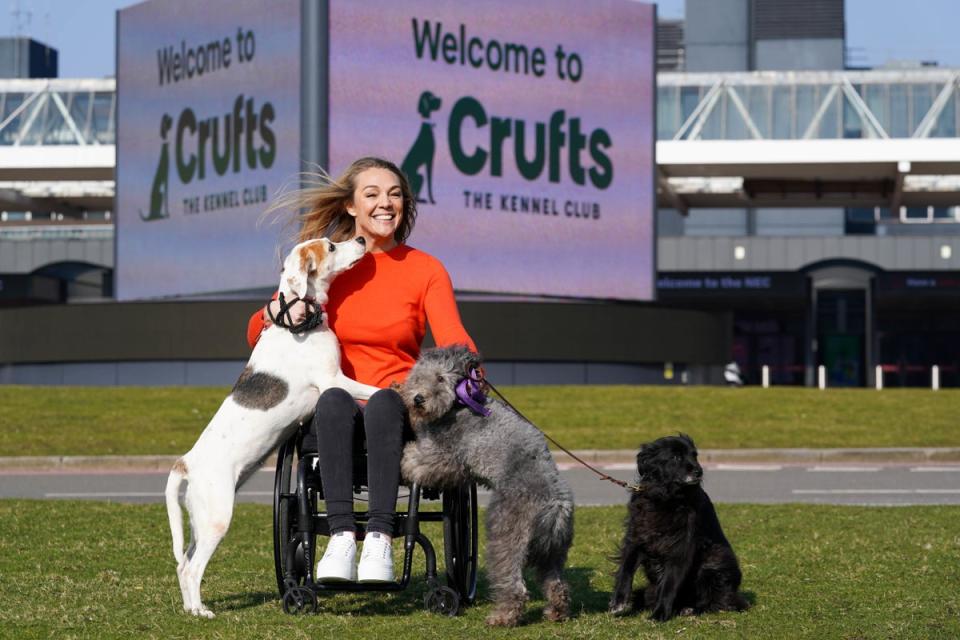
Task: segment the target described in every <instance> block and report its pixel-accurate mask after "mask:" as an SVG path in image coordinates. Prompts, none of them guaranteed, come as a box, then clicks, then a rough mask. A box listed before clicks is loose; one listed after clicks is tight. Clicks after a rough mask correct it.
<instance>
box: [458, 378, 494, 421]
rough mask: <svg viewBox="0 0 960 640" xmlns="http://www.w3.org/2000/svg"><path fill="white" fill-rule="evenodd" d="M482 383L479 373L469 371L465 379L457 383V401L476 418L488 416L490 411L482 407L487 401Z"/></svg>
mask: <svg viewBox="0 0 960 640" xmlns="http://www.w3.org/2000/svg"><path fill="white" fill-rule="evenodd" d="M482 382H483V378H482V377H480V372H479V371H478V370H477V369H470V371H469V373H467V377H466V378H464V379H463V380H461V381H460V382H458V383H457V400H459V401H460V403H461V404H463V405H465V406H467V407H469V408H470V410H471V411H473V412H474V413H475V414H477V415H478V416H489V415H490V409H487V408H486V407H485V406H483V405H484V403H485V402H486V401H487V394H485V393H484V392H483V385H482V384H481V383H482Z"/></svg>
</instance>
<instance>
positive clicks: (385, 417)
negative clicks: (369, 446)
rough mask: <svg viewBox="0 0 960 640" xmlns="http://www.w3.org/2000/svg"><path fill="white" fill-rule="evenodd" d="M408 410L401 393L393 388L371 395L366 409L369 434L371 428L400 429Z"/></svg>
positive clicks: (365, 420) (365, 421)
mask: <svg viewBox="0 0 960 640" xmlns="http://www.w3.org/2000/svg"><path fill="white" fill-rule="evenodd" d="M406 411H407V409H406V407H405V406H404V405H403V399H401V398H400V394H399V393H397V392H396V391H394V390H393V389H381V390H380V391H377V392H376V393H374V394H373V395H372V396H370V399H369V400H368V401H367V408H366V410H365V411H364V413H365V419H364V423H365V424H366V426H367V433H368V434H369V433H370V430H371V429H373V430H380V429H383V430H388V431H390V432H393V431H399V429H400V428H401V427H402V426H403V423H404V421H405V418H406Z"/></svg>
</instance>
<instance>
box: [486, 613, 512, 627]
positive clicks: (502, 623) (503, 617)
mask: <svg viewBox="0 0 960 640" xmlns="http://www.w3.org/2000/svg"><path fill="white" fill-rule="evenodd" d="M484 622H486V623H487V624H488V625H489V626H491V627H515V626H517V624H518V623H519V622H520V614H519V613H517V612H515V611H499V610H494V612H493V613H491V614H490V615H488V616H487V619H486V620H484Z"/></svg>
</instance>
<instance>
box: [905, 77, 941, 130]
mask: <svg viewBox="0 0 960 640" xmlns="http://www.w3.org/2000/svg"><path fill="white" fill-rule="evenodd" d="M910 88H911V89H912V93H913V104H912V105H911V110H910V111H911V114H910V115H911V118H910V133H911V134H912V133H913V132H914V131H916V130H917V127H918V126H919V125H920V121H921V120H923V117H924V116H925V115H927V112H928V111H930V106H931V105H932V104H933V98H934V96H936V95H937V94H936V93H934V85H930V84H915V85H911V87H910Z"/></svg>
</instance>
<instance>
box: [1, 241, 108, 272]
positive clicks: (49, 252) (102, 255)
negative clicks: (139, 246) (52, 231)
mask: <svg viewBox="0 0 960 640" xmlns="http://www.w3.org/2000/svg"><path fill="white" fill-rule="evenodd" d="M56 262H87V263H89V264H93V265H97V266H100V267H106V268H113V237H106V238H95V239H89V238H57V239H46V238H34V239H29V240H11V239H6V238H0V273H30V272H32V271H34V270H36V269H39V268H40V267H43V266H46V265H48V264H52V263H56Z"/></svg>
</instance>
